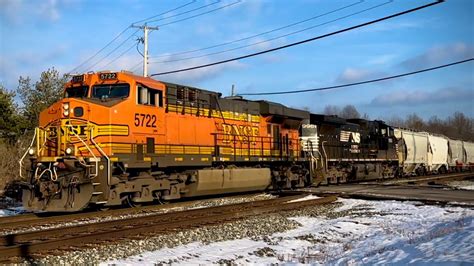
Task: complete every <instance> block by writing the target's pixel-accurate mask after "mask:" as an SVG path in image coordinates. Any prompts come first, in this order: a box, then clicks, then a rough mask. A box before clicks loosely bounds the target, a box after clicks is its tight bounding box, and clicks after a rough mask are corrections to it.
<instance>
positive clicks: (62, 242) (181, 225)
mask: <svg viewBox="0 0 474 266" xmlns="http://www.w3.org/2000/svg"><path fill="white" fill-rule="evenodd" d="M306 195H307V194H303V195H297V196H288V197H281V198H276V199H268V200H259V201H252V202H246V203H238V204H232V205H223V206H218V207H209V208H200V209H191V210H186V211H179V212H169V213H166V214H155V215H149V216H144V217H131V218H126V219H121V220H114V221H103V222H98V223H93V224H80V225H75V226H69V227H61V228H54V229H47V230H42V231H33V232H24V233H18V234H9V235H4V236H1V237H0V262H2V261H3V262H11V258H13V257H24V258H31V257H36V256H43V255H46V254H54V253H57V252H61V249H72V248H74V249H77V248H82V247H84V246H87V245H90V244H103V243H111V242H113V241H120V240H123V239H131V238H142V237H144V236H145V235H156V234H168V233H172V232H175V231H180V230H189V229H192V228H197V227H201V226H208V225H215V224H220V223H226V222H230V221H235V220H240V219H244V218H248V217H252V216H257V215H262V214H267V213H271V212H281V211H291V210H295V209H297V208H303V207H308V206H314V205H317V204H325V203H330V202H333V201H335V200H336V199H337V198H336V197H334V196H331V197H325V198H318V199H310V200H304V201H294V200H297V199H301V198H302V197H304V196H306Z"/></svg>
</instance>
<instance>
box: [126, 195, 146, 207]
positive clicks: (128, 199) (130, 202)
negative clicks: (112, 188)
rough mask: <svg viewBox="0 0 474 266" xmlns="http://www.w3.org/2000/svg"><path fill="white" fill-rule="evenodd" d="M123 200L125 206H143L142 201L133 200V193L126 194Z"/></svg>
mask: <svg viewBox="0 0 474 266" xmlns="http://www.w3.org/2000/svg"><path fill="white" fill-rule="evenodd" d="M122 202H123V204H124V205H125V206H127V207H130V208H137V207H140V206H142V204H141V203H137V202H134V201H133V200H132V195H131V194H129V195H127V196H125V197H124V199H123V200H122Z"/></svg>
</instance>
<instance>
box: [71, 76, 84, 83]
mask: <svg viewBox="0 0 474 266" xmlns="http://www.w3.org/2000/svg"><path fill="white" fill-rule="evenodd" d="M71 82H72V83H79V82H84V75H79V76H72V80H71Z"/></svg>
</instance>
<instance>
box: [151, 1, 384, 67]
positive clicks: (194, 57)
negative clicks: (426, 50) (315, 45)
mask: <svg viewBox="0 0 474 266" xmlns="http://www.w3.org/2000/svg"><path fill="white" fill-rule="evenodd" d="M392 2H393V0H390V1H387V2H385V3H382V4H378V5H375V6H372V7H369V8H366V9H363V10H361V11H357V12H354V13H351V14H348V15H345V16H342V17H339V18H337V19H333V20H330V21H327V22H324V23H320V24H317V25H313V26H310V27H307V28H304V29H301V30H297V31H293V32H290V33H286V34H283V35H279V36H276V37H273V38H270V39H266V40H263V41H259V42H255V43H251V44H246V45H242V46H238V47H235V48H231V49H226V50H221V51H217V52H213V53H208V54H203V55H197V56H191V57H185V58H178V59H171V60H164V61H153V62H150V63H153V64H160V63H171V62H179V61H185V60H190V59H196V58H202V57H207V56H210V55H217V54H223V53H227V52H231V51H235V50H240V49H243V48H247V47H251V46H255V45H259V44H262V43H267V42H270V41H274V40H278V39H281V38H284V37H288V36H291V35H295V34H298V33H301V32H304V31H308V30H311V29H314V28H317V27H320V26H324V25H327V24H330V23H333V22H336V21H339V20H343V19H346V18H349V17H352V16H355V15H358V14H361V13H364V12H367V11H369V10H372V9H375V8H379V7H381V6H384V5H386V4H389V3H392Z"/></svg>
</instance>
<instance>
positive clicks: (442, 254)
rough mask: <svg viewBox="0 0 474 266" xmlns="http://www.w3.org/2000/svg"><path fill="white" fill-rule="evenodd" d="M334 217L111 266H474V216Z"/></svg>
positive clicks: (434, 212) (354, 204) (368, 205)
mask: <svg viewBox="0 0 474 266" xmlns="http://www.w3.org/2000/svg"><path fill="white" fill-rule="evenodd" d="M338 202H340V203H342V206H341V207H339V208H336V209H335V210H334V213H332V214H331V215H330V216H328V217H326V216H321V217H308V216H298V217H291V218H289V219H291V220H293V221H296V222H298V223H299V224H300V225H301V226H299V227H298V228H296V229H293V230H290V231H287V232H282V233H275V234H273V235H271V236H268V237H265V238H263V239H261V240H260V239H259V238H257V239H258V240H252V239H249V238H245V239H239V240H232V241H223V242H215V243H210V244H204V243H201V242H194V243H190V244H187V245H182V246H178V247H175V248H163V249H160V250H157V251H153V252H145V253H142V254H140V255H138V256H133V257H129V258H126V259H123V260H115V261H108V262H105V263H103V264H132V265H133V264H154V263H159V262H165V263H167V262H169V263H179V264H210V263H222V262H229V261H230V262H233V263H237V264H248V263H257V264H269V263H312V264H330V265H332V264H343V265H345V264H351V265H352V264H353V265H362V264H389V263H396V264H407V263H417V264H432V263H448V264H459V263H474V223H473V221H474V210H473V209H471V208H461V207H439V206H426V205H421V204H419V203H416V202H398V201H366V200H357V199H339V200H338Z"/></svg>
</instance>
